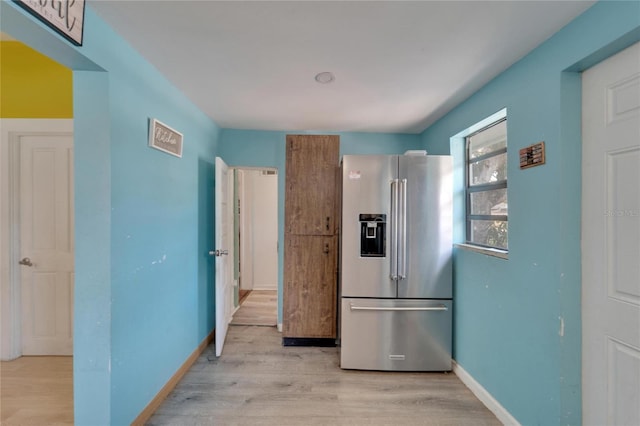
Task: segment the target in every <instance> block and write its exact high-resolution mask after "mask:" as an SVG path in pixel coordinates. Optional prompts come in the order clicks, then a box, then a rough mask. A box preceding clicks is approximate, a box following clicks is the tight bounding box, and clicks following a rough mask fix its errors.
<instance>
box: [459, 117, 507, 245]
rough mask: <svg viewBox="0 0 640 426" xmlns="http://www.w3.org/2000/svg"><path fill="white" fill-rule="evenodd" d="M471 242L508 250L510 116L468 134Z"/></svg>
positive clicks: (467, 195)
mask: <svg viewBox="0 0 640 426" xmlns="http://www.w3.org/2000/svg"><path fill="white" fill-rule="evenodd" d="M466 199H467V236H466V240H467V243H469V244H475V245H479V246H483V247H491V248H497V249H501V250H507V249H508V247H509V245H508V222H507V221H508V217H509V215H508V203H507V120H506V118H505V119H503V120H500V121H497V122H495V123H493V124H490V125H489V126H487V127H485V128H483V129H481V130H479V131H477V132H475V133H473V134H471V135H469V136H467V137H466Z"/></svg>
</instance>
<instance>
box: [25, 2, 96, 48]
mask: <svg viewBox="0 0 640 426" xmlns="http://www.w3.org/2000/svg"><path fill="white" fill-rule="evenodd" d="M14 2H15V3H16V4H17V5H19V6H21V7H22V8H23V9H25V10H26V11H27V12H29V13H31V14H32V15H33V16H35V17H36V18H38V19H39V20H41V21H42V22H44V23H45V24H47V25H48V26H49V27H50V28H52V29H53V30H55V31H57V32H58V33H60V34H61V35H62V36H63V37H64V38H66V39H67V40H69V41H70V42H71V43H73V44H75V45H76V46H82V34H83V30H84V0H14Z"/></svg>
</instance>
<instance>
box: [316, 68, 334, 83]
mask: <svg viewBox="0 0 640 426" xmlns="http://www.w3.org/2000/svg"><path fill="white" fill-rule="evenodd" d="M335 79H336V77H335V76H334V75H333V73H331V72H329V71H325V72H321V73H319V74H317V75H316V81H317V82H318V83H320V84H329V83H331V82H332V81H334V80H335Z"/></svg>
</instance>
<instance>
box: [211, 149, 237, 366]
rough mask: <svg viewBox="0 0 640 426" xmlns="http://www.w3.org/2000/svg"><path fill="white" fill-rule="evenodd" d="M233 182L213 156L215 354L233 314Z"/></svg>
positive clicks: (220, 160)
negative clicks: (214, 198) (230, 254)
mask: <svg viewBox="0 0 640 426" xmlns="http://www.w3.org/2000/svg"><path fill="white" fill-rule="evenodd" d="M230 185H231V186H230ZM232 185H233V179H229V167H228V166H227V165H226V164H225V162H224V161H223V160H222V159H221V158H220V157H216V181H215V186H216V189H215V192H216V194H215V196H216V201H215V211H216V212H215V214H216V218H215V223H216V225H215V228H216V238H215V239H216V250H215V252H214V254H215V256H216V356H220V355H221V354H222V348H223V346H224V340H225V338H226V337H227V328H228V326H229V323H230V322H231V317H232V314H233V276H232V272H233V271H232V264H231V260H230V257H231V256H229V252H230V250H231V248H232V245H233V186H232Z"/></svg>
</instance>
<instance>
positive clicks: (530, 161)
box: [520, 142, 545, 169]
mask: <svg viewBox="0 0 640 426" xmlns="http://www.w3.org/2000/svg"><path fill="white" fill-rule="evenodd" d="M544 162H545V159H544V142H538V143H536V144H533V145H529V146H528V147H526V148H522V149H521V150H520V168H521V169H528V168H529V167H535V166H540V165H542V164H544Z"/></svg>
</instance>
